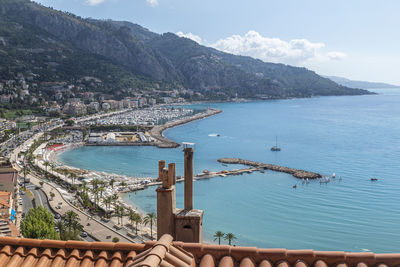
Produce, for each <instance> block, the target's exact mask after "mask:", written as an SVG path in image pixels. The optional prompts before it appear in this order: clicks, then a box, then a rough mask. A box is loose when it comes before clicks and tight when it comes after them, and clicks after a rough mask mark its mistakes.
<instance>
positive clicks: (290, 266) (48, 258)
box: [0, 235, 400, 267]
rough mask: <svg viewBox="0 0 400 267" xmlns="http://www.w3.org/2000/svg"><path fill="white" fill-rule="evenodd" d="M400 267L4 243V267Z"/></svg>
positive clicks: (383, 257) (301, 256)
mask: <svg viewBox="0 0 400 267" xmlns="http://www.w3.org/2000/svg"><path fill="white" fill-rule="evenodd" d="M3 266H5V267H14V266H15V267H20V266H38V267H51V266H54V267H64V266H65V267H70V266H72V267H75V266H81V267H110V266H111V267H127V266H129V267H136V266H140V267H156V266H161V267H176V266H179V267H194V266H200V267H216V266H221V267H257V266H258V267H399V266H400V254H374V253H371V252H363V253H346V252H343V251H313V250H286V249H259V248H255V247H232V246H218V245H205V244H198V243H184V242H173V241H172V237H171V236H168V235H164V236H162V237H161V238H160V240H158V241H157V242H147V243H146V244H132V243H106V242H82V241H53V240H34V239H25V238H20V239H17V238H10V237H0V267H3Z"/></svg>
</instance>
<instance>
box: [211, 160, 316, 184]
mask: <svg viewBox="0 0 400 267" xmlns="http://www.w3.org/2000/svg"><path fill="white" fill-rule="evenodd" d="M218 162H220V163H224V164H242V165H247V166H252V167H254V168H257V169H265V170H271V171H276V172H284V173H288V174H291V175H293V176H294V177H296V178H299V179H318V178H321V177H322V175H321V174H319V173H315V172H309V171H304V170H297V169H293V168H288V167H284V166H278V165H274V164H268V163H262V162H256V161H250V160H244V159H239V158H221V159H218Z"/></svg>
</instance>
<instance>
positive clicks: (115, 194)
mask: <svg viewBox="0 0 400 267" xmlns="http://www.w3.org/2000/svg"><path fill="white" fill-rule="evenodd" d="M111 198H112V201H113V205H114V208H115V207H116V206H117V200H118V199H119V196H118V194H117V193H114V194H113V195H112V197H111Z"/></svg>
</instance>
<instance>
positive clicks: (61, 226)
mask: <svg viewBox="0 0 400 267" xmlns="http://www.w3.org/2000/svg"><path fill="white" fill-rule="evenodd" d="M54 227H55V228H56V229H57V230H58V235H59V236H60V239H61V240H65V224H64V222H63V221H61V220H59V221H56V223H55V225H54Z"/></svg>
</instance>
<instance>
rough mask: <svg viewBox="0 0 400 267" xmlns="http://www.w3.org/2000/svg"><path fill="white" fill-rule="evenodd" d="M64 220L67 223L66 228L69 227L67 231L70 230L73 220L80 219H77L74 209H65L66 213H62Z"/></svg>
mask: <svg viewBox="0 0 400 267" xmlns="http://www.w3.org/2000/svg"><path fill="white" fill-rule="evenodd" d="M64 220H65V222H66V223H67V226H68V228H69V231H71V227H72V224H73V223H74V222H78V221H79V220H80V219H79V216H78V214H76V213H75V212H74V211H72V210H69V211H67V213H65V215H64Z"/></svg>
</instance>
